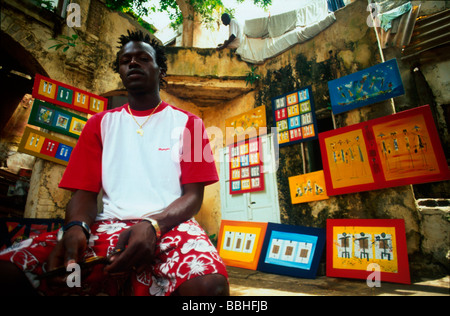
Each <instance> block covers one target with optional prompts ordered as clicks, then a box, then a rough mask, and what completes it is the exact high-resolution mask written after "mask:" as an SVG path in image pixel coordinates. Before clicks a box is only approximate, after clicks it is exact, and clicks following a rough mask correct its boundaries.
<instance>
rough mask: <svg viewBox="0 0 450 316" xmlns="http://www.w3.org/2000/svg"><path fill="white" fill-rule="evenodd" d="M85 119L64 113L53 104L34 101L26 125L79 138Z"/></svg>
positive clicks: (67, 112)
mask: <svg viewBox="0 0 450 316" xmlns="http://www.w3.org/2000/svg"><path fill="white" fill-rule="evenodd" d="M86 122H87V118H85V117H82V116H80V115H77V114H74V113H72V112H69V111H65V110H63V109H61V108H59V107H57V106H55V105H53V104H50V103H48V102H44V101H41V100H38V99H35V100H34V103H33V108H32V109H31V114H30V117H29V119H28V124H30V125H34V126H39V127H42V128H45V129H48V130H50V131H53V132H57V133H60V134H64V135H67V136H71V137H74V138H79V137H80V134H81V131H82V130H83V128H84V125H86Z"/></svg>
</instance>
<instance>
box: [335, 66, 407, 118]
mask: <svg viewBox="0 0 450 316" xmlns="http://www.w3.org/2000/svg"><path fill="white" fill-rule="evenodd" d="M328 90H329V92H330V101H331V109H332V111H333V113H334V114H339V113H343V112H346V111H350V110H352V109H356V108H359V107H362V106H365V105H369V104H373V103H376V102H381V101H384V100H387V99H390V98H393V97H396V96H399V95H402V94H405V89H404V88H403V82H402V78H401V76H400V71H399V68H398V65H397V60H396V59H395V58H394V59H391V60H388V61H386V62H384V63H380V64H378V65H375V66H372V67H369V68H366V69H364V70H361V71H358V72H355V73H353V74H350V75H348V76H344V77H341V78H339V79H335V80H331V81H329V82H328Z"/></svg>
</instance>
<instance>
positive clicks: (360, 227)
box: [327, 219, 410, 284]
mask: <svg viewBox="0 0 450 316" xmlns="http://www.w3.org/2000/svg"><path fill="white" fill-rule="evenodd" d="M404 226H405V225H404V221H403V220H402V219H393V220H377V219H374V220H364V219H361V220H359V219H352V220H346V219H342V220H340V219H336V220H327V276H330V277H349V278H361V279H366V278H367V277H368V276H369V275H370V274H371V273H372V269H371V268H372V267H373V266H376V267H378V270H379V271H380V272H381V274H380V277H381V281H387V282H398V283H405V284H409V283H410V275H409V264H408V254H407V250H406V236H405V228H404Z"/></svg>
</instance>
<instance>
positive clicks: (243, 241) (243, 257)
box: [217, 220, 267, 270]
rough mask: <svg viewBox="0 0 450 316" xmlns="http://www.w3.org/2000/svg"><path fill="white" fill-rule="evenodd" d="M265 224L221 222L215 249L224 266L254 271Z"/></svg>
mask: <svg viewBox="0 0 450 316" xmlns="http://www.w3.org/2000/svg"><path fill="white" fill-rule="evenodd" d="M266 229H267V223H259V222H243V221H229V220H222V222H221V224H220V232H219V238H218V243H217V247H218V249H219V254H220V257H221V258H222V259H223V261H224V262H225V264H226V265H228V266H233V267H240V268H246V269H250V270H256V268H257V266H258V259H259V256H260V254H261V247H262V244H263V241H264V236H265V234H266Z"/></svg>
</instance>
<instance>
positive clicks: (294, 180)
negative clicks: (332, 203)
mask: <svg viewBox="0 0 450 316" xmlns="http://www.w3.org/2000/svg"><path fill="white" fill-rule="evenodd" d="M289 191H290V193H291V202H292V204H298V203H305V202H312V201H320V200H326V199H329V197H328V195H327V188H326V185H325V177H324V175H323V170H320V171H315V172H311V173H306V174H301V175H298V176H294V177H289Z"/></svg>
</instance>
